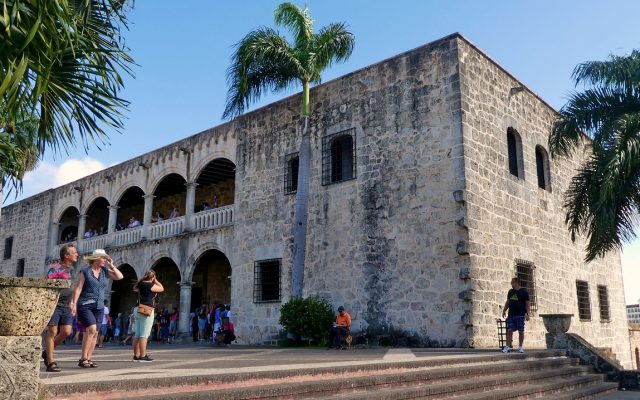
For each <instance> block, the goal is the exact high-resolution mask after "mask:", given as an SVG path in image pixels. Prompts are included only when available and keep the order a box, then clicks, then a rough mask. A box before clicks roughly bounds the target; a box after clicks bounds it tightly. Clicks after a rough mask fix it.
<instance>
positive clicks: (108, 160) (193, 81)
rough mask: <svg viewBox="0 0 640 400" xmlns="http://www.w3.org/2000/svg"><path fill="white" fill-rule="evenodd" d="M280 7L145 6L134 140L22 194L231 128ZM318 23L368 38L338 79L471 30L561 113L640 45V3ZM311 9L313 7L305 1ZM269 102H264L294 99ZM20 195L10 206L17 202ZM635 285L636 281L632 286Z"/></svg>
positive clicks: (159, 2)
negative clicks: (598, 70) (591, 74)
mask: <svg viewBox="0 0 640 400" xmlns="http://www.w3.org/2000/svg"><path fill="white" fill-rule="evenodd" d="M279 3H280V2H279V1H271V0H242V1H213V0H209V1H206V0H201V1H195V0H183V1H180V2H175V1H168V0H153V1H148V0H147V1H140V0H138V1H136V2H135V6H136V8H135V9H134V10H133V12H132V13H131V14H130V19H131V22H132V23H131V26H130V31H129V32H128V33H126V39H127V44H128V45H129V47H130V48H131V52H132V55H133V57H134V58H135V60H136V62H137V63H138V64H139V66H138V67H136V68H135V78H126V80H125V85H126V88H125V90H124V91H123V92H122V97H124V98H125V99H127V100H129V101H130V102H131V106H130V111H129V112H128V113H127V117H128V118H127V120H126V121H125V129H124V131H123V133H122V134H116V133H114V134H112V135H111V138H110V139H111V140H110V142H111V144H110V145H109V146H107V147H103V149H102V150H101V151H100V150H98V149H97V148H96V147H95V146H92V147H91V148H90V150H89V152H88V153H85V152H84V151H83V150H82V149H78V150H76V151H74V152H71V153H70V154H69V155H66V154H63V155H57V156H56V157H55V158H54V157H52V156H51V155H49V156H47V158H46V159H45V160H44V162H43V163H42V165H41V167H40V169H39V170H37V171H35V172H33V173H31V174H30V175H28V176H27V177H26V179H25V187H24V192H23V194H22V195H21V196H20V197H19V198H24V197H26V196H29V195H32V194H35V193H38V192H40V191H42V190H45V189H47V188H49V187H52V186H58V185H61V184H63V183H66V182H68V181H70V180H73V179H77V178H79V177H80V176H82V175H83V174H86V173H90V172H94V171H95V170H98V169H101V168H104V167H105V166H109V165H113V164H117V163H119V162H122V161H125V160H127V159H130V158H132V157H135V156H137V155H139V154H142V153H145V152H147V151H151V150H153V149H156V148H158V147H160V146H163V145H166V144H168V143H172V142H175V141H177V140H179V139H181V138H183V137H185V136H189V135H192V134H194V133H197V132H200V131H202V130H205V129H207V128H210V127H212V126H215V125H217V124H219V123H220V122H221V115H222V111H223V109H224V103H225V96H226V91H227V86H226V80H225V73H226V69H227V67H228V64H229V60H230V57H231V53H232V51H233V48H232V46H233V44H235V43H236V42H237V41H238V40H240V39H241V38H242V37H243V36H244V35H245V34H246V33H247V32H249V31H250V30H251V29H254V28H256V27H258V26H261V25H266V26H273V14H272V12H273V9H274V8H275V7H276V6H277V5H278V4H279ZM307 3H308V4H309V7H310V9H311V13H312V15H313V17H314V19H315V21H316V27H321V26H323V25H326V24H327V23H329V22H337V21H344V22H346V23H347V24H348V25H349V27H350V29H351V31H352V32H353V33H354V35H355V37H356V47H355V50H354V53H353V56H352V57H351V58H350V59H349V61H348V62H346V63H345V64H340V65H336V66H334V67H332V68H331V69H329V70H328V71H327V72H326V73H325V74H324V77H323V79H324V80H325V81H326V80H329V79H332V78H335V77H338V76H340V75H343V74H345V73H348V72H350V71H353V70H355V69H358V68H361V67H365V66H367V65H369V64H372V63H375V62H378V61H380V60H383V59H385V58H389V57H392V56H394V55H396V54H398V53H401V52H403V51H406V50H409V49H412V48H414V47H417V46H420V45H422V44H425V43H427V42H430V41H433V40H435V39H438V38H440V37H443V36H446V35H449V34H451V33H453V32H460V33H461V34H463V35H464V36H465V37H467V38H468V39H469V40H470V41H471V42H473V43H474V44H475V45H476V46H478V47H479V48H480V49H482V50H483V51H484V52H485V53H487V54H488V55H489V56H490V57H492V58H493V59H494V60H495V61H496V62H498V63H499V64H500V65H502V66H503V67H504V68H505V69H506V70H508V71H509V72H511V73H512V74H513V75H514V76H516V77H517V78H518V79H519V80H521V81H522V82H523V83H525V84H526V85H527V86H528V87H529V88H530V89H532V90H533V91H534V92H536V93H537V94H538V95H540V96H541V97H542V98H543V99H545V100H546V101H547V102H548V103H549V104H551V105H552V106H553V107H555V108H556V109H559V108H560V107H562V105H563V104H564V103H565V101H566V99H567V96H568V94H569V93H570V92H571V90H572V89H573V84H572V81H571V79H570V77H571V72H572V70H573V68H574V67H575V65H576V64H578V63H580V62H583V61H587V60H602V59H605V58H606V57H607V56H608V55H609V54H625V53H628V52H629V51H631V50H632V49H633V48H640V35H639V33H640V24H638V21H637V17H638V15H640V2H638V1H633V0H628V1H621V0H609V1H606V2H605V1H595V0H582V1H575V0H574V1H557V0H556V1H548V0H538V1H535V2H525V1H513V0H511V1H498V0H493V1H492V0H485V1H479V0H478V1H471V0H467V1H455V0H446V1H445V0H442V1H435V0H433V1H425V0H413V1H410V0H395V1H389V0H366V1H365V0H351V1H350V0H309V1H308V2H307ZM297 4H299V5H304V2H297ZM294 92H295V91H293V90H292V91H290V92H288V93H281V94H278V95H269V96H266V97H265V98H264V99H263V101H262V102H261V103H259V104H257V106H259V105H260V104H266V103H268V102H271V101H274V100H277V99H279V98H282V97H284V96H287V95H289V94H292V93H294ZM13 201H14V198H13V197H11V198H9V199H6V201H5V204H6V203H10V202H13ZM639 262H640V241H636V242H634V243H632V244H631V245H629V246H627V247H626V248H625V252H624V255H623V269H624V272H625V281H626V289H625V291H626V297H627V302H635V301H637V300H638V298H640V285H638V284H637V283H636V282H638V281H640V273H639V272H638V271H640V268H638V263H639ZM632 282H633V283H635V284H633V285H632V284H631V283H632Z"/></svg>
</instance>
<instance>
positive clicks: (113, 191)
mask: <svg viewBox="0 0 640 400" xmlns="http://www.w3.org/2000/svg"><path fill="white" fill-rule="evenodd" d="M312 102H313V103H312V110H313V115H314V117H313V118H312V122H311V129H312V167H311V180H310V200H309V208H310V210H309V211H310V212H309V230H308V240H307V252H306V267H305V268H306V269H305V277H304V279H305V281H304V294H305V295H314V294H318V295H321V296H323V297H325V298H328V299H329V300H330V301H331V302H332V303H333V304H334V305H336V306H337V305H339V304H344V305H345V307H346V308H347V309H348V311H349V312H350V313H351V315H352V317H353V320H354V327H353V330H354V331H356V332H357V331H367V332H368V333H370V334H371V335H372V337H373V338H374V339H373V340H375V338H378V337H395V338H397V337H404V338H405V339H403V340H406V342H407V343H415V344H421V345H429V346H458V347H467V346H474V347H496V346H497V329H496V318H497V317H499V315H500V310H501V307H502V305H503V304H504V301H505V299H506V291H507V289H508V288H509V281H510V278H511V277H513V276H514V275H518V276H520V277H521V278H522V279H523V280H524V281H525V286H526V287H528V288H529V289H530V291H531V292H532V295H533V297H534V301H533V305H534V310H535V312H534V316H533V318H532V320H531V322H530V323H529V325H528V328H527V330H528V334H527V345H528V346H529V347H544V343H545V339H544V328H543V326H542V322H541V318H540V317H539V316H538V314H539V313H573V314H575V318H574V322H573V325H572V328H571V330H572V331H573V332H575V333H578V334H580V335H582V336H583V337H585V338H586V339H587V340H589V341H590V342H591V343H592V344H594V345H595V346H598V347H610V348H612V350H613V351H614V353H616V355H617V357H618V359H619V360H621V361H622V363H623V364H625V365H627V366H630V364H631V355H630V346H629V338H628V334H627V332H628V331H627V321H626V311H625V304H624V295H623V287H622V275H621V266H620V257H619V254H617V253H612V254H611V255H609V256H607V257H606V258H604V259H599V260H596V261H594V262H592V263H590V264H585V263H584V262H583V259H584V252H583V248H584V244H585V243H584V241H583V240H582V239H579V240H577V241H576V242H575V243H573V242H572V241H571V240H570V237H569V234H568V232H567V229H566V227H565V225H564V222H563V220H564V216H563V210H562V203H563V197H562V194H563V191H564V189H565V188H567V187H568V185H569V181H570V178H571V176H572V174H573V173H574V171H575V168H576V167H577V166H578V162H579V159H578V158H575V159H558V160H553V161H552V160H550V159H549V156H548V153H547V150H546V146H547V136H548V132H549V129H550V127H551V124H552V121H553V120H554V117H555V111H554V110H553V109H552V108H551V107H550V106H549V105H548V104H546V103H545V102H544V101H543V100H542V99H540V98H539V97H538V96H537V95H536V94H535V93H533V92H532V91H530V90H529V89H528V88H526V87H525V86H524V85H523V84H522V83H521V82H520V81H518V80H517V79H516V78H514V77H513V76H512V75H510V74H509V73H508V72H507V71H505V70H504V69H503V68H501V67H500V66H499V65H498V64H496V63H495V62H494V61H492V60H491V59H490V58H489V57H487V56H486V55H485V54H483V53H482V52H481V51H480V50H478V49H477V48H476V47H475V46H474V45H473V44H471V43H470V42H469V41H468V40H466V39H465V38H463V37H462V36H460V35H458V34H454V35H451V36H448V37H445V38H443V39H440V40H437V41H435V42H432V43H429V44H427V45H424V46H422V47H419V48H417V49H414V50H411V51H408V52H406V53H403V54H400V55H398V56H395V57H393V58H390V59H388V60H385V61H382V62H380V63H377V64H374V65H371V66H369V67H366V68H363V69H361V70H358V71H355V72H353V73H350V74H348V75H345V76H343V77H341V78H338V79H335V80H333V81H330V82H327V83H324V84H322V85H319V86H317V87H315V88H314V89H313V94H312ZM299 109H300V95H295V96H291V97H289V98H286V99H284V100H281V101H278V102H276V103H273V104H270V105H268V106H265V107H262V108H260V109H257V110H255V111H253V112H250V113H248V114H246V115H244V116H242V117H240V118H238V119H237V120H234V121H232V122H228V123H225V124H222V125H220V126H217V127H215V128H212V129H210V130H207V131H204V132H201V133H199V134H197V135H194V136H191V137H187V138H185V139H183V140H181V141H179V142H177V143H174V144H171V145H169V146H166V147H163V148H160V149H158V150H155V151H152V152H150V153H147V154H144V155H141V156H139V157H136V158H135V159H132V160H130V161H127V162H124V163H122V164H119V165H116V166H113V167H110V168H108V169H106V170H104V171H101V172H98V173H96V174H93V175H91V176H88V177H86V178H83V179H80V180H78V181H76V182H73V183H70V184H68V185H65V186H62V187H60V188H56V189H52V190H49V191H46V192H43V193H40V194H38V195H36V196H33V197H30V198H28V199H25V200H23V201H20V202H17V203H15V204H12V205H9V206H7V207H5V208H4V209H3V210H2V222H1V225H0V232H1V235H2V238H3V239H4V240H3V241H4V253H5V257H4V260H2V261H1V262H0V267H1V268H2V271H3V273H4V274H9V275H12V274H15V273H24V274H25V275H31V276H37V275H40V274H42V272H43V268H44V267H43V265H44V264H45V261H46V260H47V259H54V258H56V254H57V251H58V248H59V244H60V242H61V240H65V239H68V240H75V237H76V235H77V237H78V239H77V244H78V246H79V247H80V250H81V252H83V253H84V252H89V251H91V250H93V249H94V248H102V247H104V248H107V249H108V251H109V252H110V253H111V254H113V256H114V259H115V260H116V262H117V264H118V265H119V266H120V268H121V270H122V271H123V272H124V274H125V282H122V281H121V282H117V283H114V284H113V286H112V293H113V294H112V296H111V299H112V302H113V307H112V308H113V309H114V310H119V309H123V308H124V307H128V306H130V305H131V303H132V302H133V299H134V298H133V295H132V294H131V291H130V286H129V285H130V281H131V280H133V279H136V277H139V276H141V274H142V273H143V272H144V271H145V270H147V269H149V268H152V267H153V268H154V269H155V270H156V271H157V273H158V276H159V279H160V280H161V281H162V282H165V287H166V288H167V292H166V293H165V294H164V295H163V296H162V297H161V299H160V302H161V303H163V304H165V305H169V306H176V307H179V308H180V310H181V311H182V316H181V319H180V330H181V331H182V332H184V331H185V330H186V329H187V319H186V314H187V312H188V311H190V310H192V309H193V308H194V307H195V306H198V305H200V304H202V303H207V304H211V303H214V302H225V303H231V305H232V308H233V310H234V311H235V317H234V318H235V319H236V326H237V329H236V330H237V334H238V336H239V338H240V341H241V342H245V343H272V342H273V341H274V340H275V339H277V338H278V335H279V332H280V330H281V329H282V328H281V327H280V326H279V325H278V314H279V309H280V306H281V305H282V303H283V302H285V301H286V300H288V299H289V296H290V289H291V288H290V271H291V258H292V257H291V251H292V227H291V221H292V216H293V207H294V202H295V187H296V185H297V172H296V171H297V169H296V168H297V154H296V151H297V149H298V145H299V141H300V131H301V128H300V126H299V122H300V121H299ZM214 196H216V199H217V200H216V201H217V203H218V204H217V207H213V206H214V204H213V203H214ZM205 202H207V203H208V205H209V206H211V209H205V208H207V207H205V206H206V205H205V204H204V203H205ZM174 207H177V208H178V210H179V212H180V216H179V217H177V218H172V219H164V220H162V221H159V222H154V220H153V219H152V218H153V215H154V213H155V212H156V211H161V212H163V213H164V214H165V218H167V217H169V209H173V208H174ZM131 217H135V218H138V219H139V220H140V221H141V222H142V226H140V227H135V228H127V229H122V230H117V227H118V224H120V225H123V226H126V225H127V224H128V221H129V220H130V219H131ZM101 227H103V228H104V229H105V230H106V232H107V233H106V234H103V235H98V236H95V237H92V238H88V239H84V238H82V237H81V236H83V232H85V231H86V230H88V229H98V231H99V232H100V231H101V230H102V229H101ZM0 245H2V243H0ZM8 248H9V250H7V249H8ZM7 255H8V257H7Z"/></svg>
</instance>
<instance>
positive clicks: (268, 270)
mask: <svg viewBox="0 0 640 400" xmlns="http://www.w3.org/2000/svg"><path fill="white" fill-rule="evenodd" d="M281 261H282V260H280V259H272V260H261V261H256V262H255V264H254V266H253V302H254V303H278V302H280V266H281Z"/></svg>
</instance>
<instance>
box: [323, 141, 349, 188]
mask: <svg viewBox="0 0 640 400" xmlns="http://www.w3.org/2000/svg"><path fill="white" fill-rule="evenodd" d="M355 178H356V130H355V128H350V129H347V130H344V131H341V132H337V133H333V134H331V135H325V136H323V137H322V184H323V185H330V184H332V183H338V182H343V181H348V180H350V179H355Z"/></svg>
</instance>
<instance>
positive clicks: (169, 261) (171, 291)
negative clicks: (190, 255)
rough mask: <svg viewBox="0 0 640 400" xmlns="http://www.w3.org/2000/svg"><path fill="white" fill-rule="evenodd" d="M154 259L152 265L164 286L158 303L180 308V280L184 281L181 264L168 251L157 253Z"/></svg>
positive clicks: (163, 305)
mask: <svg viewBox="0 0 640 400" xmlns="http://www.w3.org/2000/svg"><path fill="white" fill-rule="evenodd" d="M161 253H162V252H161ZM152 260H154V261H153V263H152V264H150V267H151V268H153V270H154V271H155V273H156V277H157V278H158V280H159V281H160V283H162V285H163V286H164V292H162V293H159V294H158V296H157V298H156V299H157V301H156V304H157V305H158V307H160V308H162V307H167V308H173V307H176V308H180V288H179V287H178V282H182V271H180V266H179V265H178V263H176V262H175V261H174V260H173V257H171V256H170V255H168V254H166V253H165V255H164V256H162V255H161V254H159V253H156V255H155V256H154V257H152Z"/></svg>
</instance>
